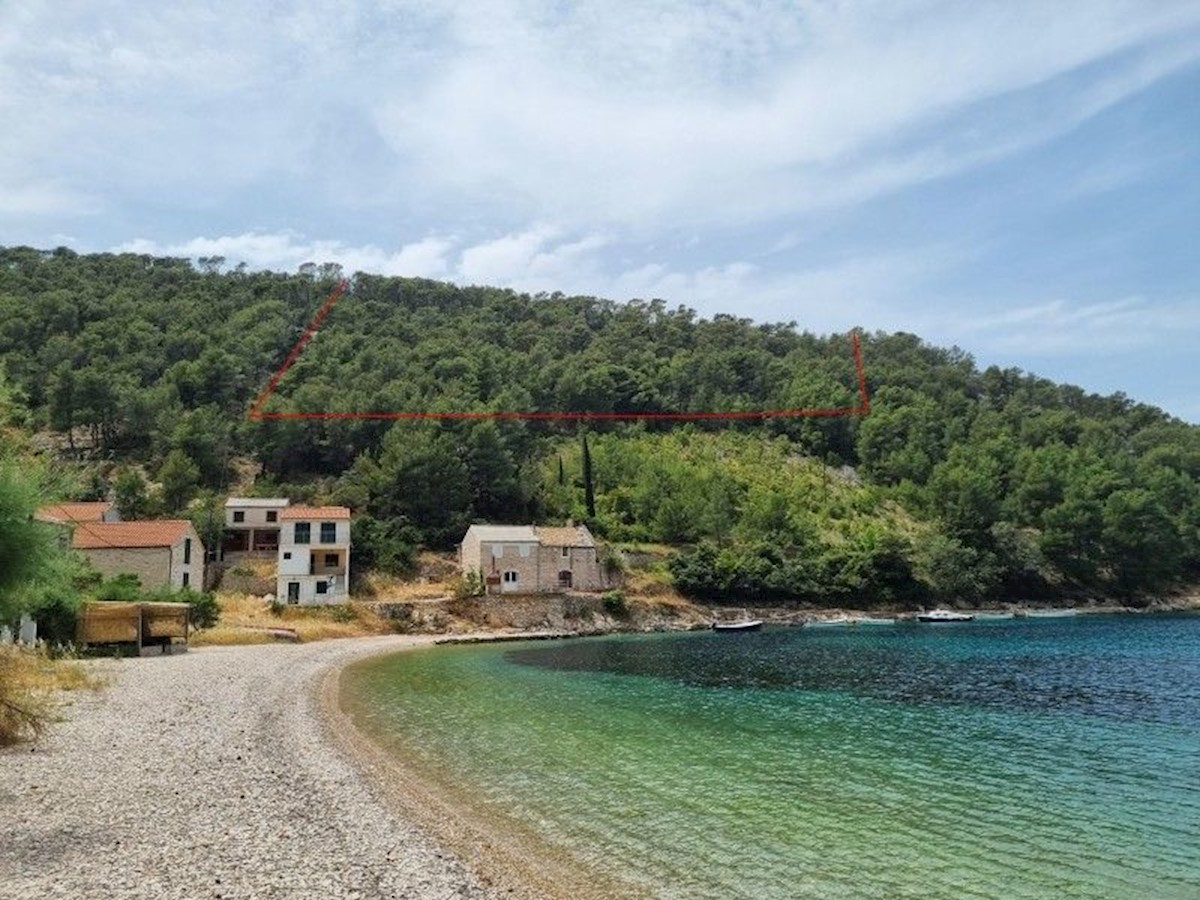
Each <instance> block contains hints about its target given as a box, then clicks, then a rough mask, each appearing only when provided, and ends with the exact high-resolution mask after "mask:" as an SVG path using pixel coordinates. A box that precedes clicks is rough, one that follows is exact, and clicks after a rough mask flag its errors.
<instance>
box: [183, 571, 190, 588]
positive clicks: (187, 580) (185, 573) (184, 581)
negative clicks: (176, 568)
mask: <svg viewBox="0 0 1200 900" xmlns="http://www.w3.org/2000/svg"><path fill="white" fill-rule="evenodd" d="M190 581H191V578H189V577H188V573H187V572H184V573H183V586H184V587H187V586H188V582H190Z"/></svg>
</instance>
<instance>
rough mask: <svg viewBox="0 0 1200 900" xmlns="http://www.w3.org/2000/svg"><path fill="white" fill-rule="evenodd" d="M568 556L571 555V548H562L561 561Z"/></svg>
mask: <svg viewBox="0 0 1200 900" xmlns="http://www.w3.org/2000/svg"><path fill="white" fill-rule="evenodd" d="M570 555H571V548H570V547H563V548H562V558H563V559H566V558H567V557H568V556H570Z"/></svg>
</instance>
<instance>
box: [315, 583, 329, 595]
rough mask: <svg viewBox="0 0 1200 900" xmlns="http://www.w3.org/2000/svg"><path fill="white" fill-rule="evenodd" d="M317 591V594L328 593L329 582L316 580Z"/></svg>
mask: <svg viewBox="0 0 1200 900" xmlns="http://www.w3.org/2000/svg"><path fill="white" fill-rule="evenodd" d="M317 593H318V594H327V593H329V582H328V581H318V582H317Z"/></svg>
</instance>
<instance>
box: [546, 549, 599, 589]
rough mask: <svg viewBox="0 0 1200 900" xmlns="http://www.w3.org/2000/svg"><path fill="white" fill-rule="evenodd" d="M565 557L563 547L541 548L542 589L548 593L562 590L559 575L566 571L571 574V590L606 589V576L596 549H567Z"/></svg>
mask: <svg viewBox="0 0 1200 900" xmlns="http://www.w3.org/2000/svg"><path fill="white" fill-rule="evenodd" d="M566 551H567V555H566V556H563V548H562V547H553V546H551V547H542V548H541V572H542V582H541V583H542V588H541V590H546V591H557V590H561V589H562V588H560V586H559V583H558V573H559V572H561V571H563V570H564V569H566V570H568V571H570V572H571V575H572V580H571V588H570V589H571V590H576V591H598V590H601V589H602V588H603V587H604V574H603V573H602V572H601V571H600V562H599V557H598V555H597V553H596V548H595V547H567V548H566Z"/></svg>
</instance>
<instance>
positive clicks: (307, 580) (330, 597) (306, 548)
mask: <svg viewBox="0 0 1200 900" xmlns="http://www.w3.org/2000/svg"><path fill="white" fill-rule="evenodd" d="M322 521H323V520H321V519H306V520H288V521H284V522H281V523H280V530H279V557H278V563H277V573H278V577H277V579H276V589H277V591H276V596H277V598H278V600H279V601H280V602H282V603H287V602H288V585H289V584H292V583H295V584H299V586H300V598H299V602H300V603H301V604H304V605H309V604H317V603H344V602H346V600H347V599H349V596H350V522H349V521H348V520H346V519H338V520H335V521H334V525H335V526H336V528H335V539H334V541H333V542H322V540H321V522H322ZM324 521H329V520H324ZM304 523H307V524H308V525H309V543H307V544H298V543H296V528H295V526H296V525H297V524H304ZM326 551H329V552H334V551H337V552H339V553H342V554H343V555H344V556H345V560H346V564H345V567H344V568H345V571H344V572H341V573H337V574H335V575H310V574H309V570H310V565H311V559H312V554H313V553H318V554H320V553H324V552H326ZM320 581H324V582H326V583H327V584H329V590H328V592H327V593H325V594H318V593H317V583H318V582H320Z"/></svg>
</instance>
